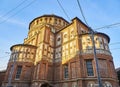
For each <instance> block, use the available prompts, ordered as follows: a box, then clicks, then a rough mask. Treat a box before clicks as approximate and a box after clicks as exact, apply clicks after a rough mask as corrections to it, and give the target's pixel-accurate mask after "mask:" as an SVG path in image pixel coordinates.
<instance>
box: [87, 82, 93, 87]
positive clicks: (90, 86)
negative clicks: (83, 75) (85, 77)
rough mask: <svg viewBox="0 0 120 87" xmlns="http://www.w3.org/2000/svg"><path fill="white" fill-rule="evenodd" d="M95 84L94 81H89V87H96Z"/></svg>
mask: <svg viewBox="0 0 120 87" xmlns="http://www.w3.org/2000/svg"><path fill="white" fill-rule="evenodd" d="M94 84H95V83H94V82H88V84H87V87H95V86H94Z"/></svg>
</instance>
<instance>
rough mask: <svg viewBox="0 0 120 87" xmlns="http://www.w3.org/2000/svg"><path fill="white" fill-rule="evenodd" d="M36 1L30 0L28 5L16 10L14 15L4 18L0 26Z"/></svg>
mask: <svg viewBox="0 0 120 87" xmlns="http://www.w3.org/2000/svg"><path fill="white" fill-rule="evenodd" d="M35 1H36V0H32V1H31V2H30V3H29V4H27V5H26V6H24V7H23V8H21V9H20V10H18V11H17V12H16V13H14V14H13V15H11V16H9V17H8V18H6V19H5V20H3V21H2V22H0V24H2V23H4V22H6V21H8V20H9V19H10V18H11V17H13V16H15V15H17V14H18V13H19V12H20V11H22V10H24V9H25V8H27V7H28V6H30V5H31V4H33V2H35Z"/></svg>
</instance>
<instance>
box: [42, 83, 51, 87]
mask: <svg viewBox="0 0 120 87" xmlns="http://www.w3.org/2000/svg"><path fill="white" fill-rule="evenodd" d="M40 87H53V86H52V85H50V84H49V83H43V84H42V85H41V86H40Z"/></svg>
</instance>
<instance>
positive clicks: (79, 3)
mask: <svg viewBox="0 0 120 87" xmlns="http://www.w3.org/2000/svg"><path fill="white" fill-rule="evenodd" d="M77 3H78V6H79V9H80V12H81V14H82V17H83V19H84V21H85V23H86V25H87V26H89V25H88V23H87V20H86V18H85V16H84V12H83V10H82V7H81V5H80V2H79V0H77Z"/></svg>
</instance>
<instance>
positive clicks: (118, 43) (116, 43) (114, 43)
mask: <svg viewBox="0 0 120 87" xmlns="http://www.w3.org/2000/svg"><path fill="white" fill-rule="evenodd" d="M116 44H120V42H115V43H111V44H109V45H116Z"/></svg>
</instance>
